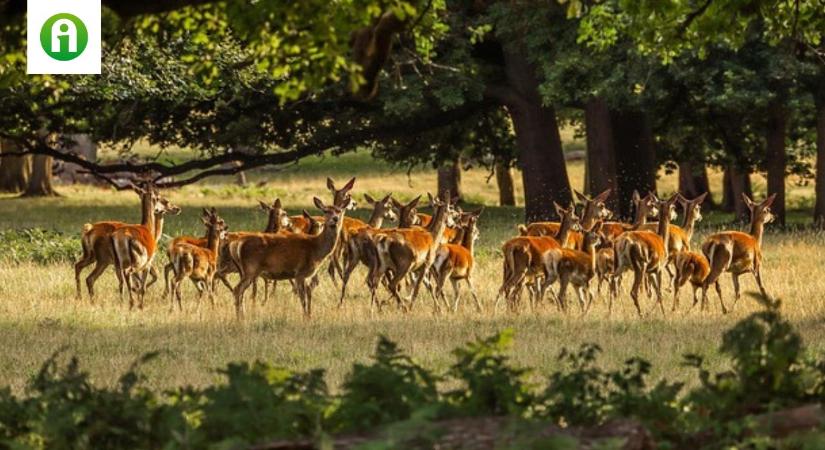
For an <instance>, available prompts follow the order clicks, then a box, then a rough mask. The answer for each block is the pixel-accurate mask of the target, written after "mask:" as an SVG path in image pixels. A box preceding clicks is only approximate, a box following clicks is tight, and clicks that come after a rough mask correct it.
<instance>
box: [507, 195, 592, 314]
mask: <svg viewBox="0 0 825 450" xmlns="http://www.w3.org/2000/svg"><path fill="white" fill-rule="evenodd" d="M553 205H554V206H555V208H556V212H557V213H558V214H559V216H560V217H561V227H560V228H559V233H558V235H556V236H555V237H552V236H517V237H514V238H512V239H510V240H508V241H507V242H505V243H504V245H503V246H502V247H501V252H502V254H503V255H504V265H503V280H502V283H501V288H499V290H498V294H497V295H496V300H495V302H494V304H493V308H494V309H496V308H498V302H499V300H500V299H501V298H502V297H503V298H505V299H506V300H507V304H508V305H509V307H510V309H511V310H514V309H515V306H516V305H517V304H518V302H519V301H520V298H521V292H522V290H523V289H524V285H525V283H528V284H530V285H531V286H532V289H531V290H530V295H531V305H533V304H534V303H535V301H537V300H540V299H541V298H542V297H543V293H544V288H543V287H542V283H541V280H540V279H541V278H542V277H543V276H544V265H543V264H542V258H543V256H544V254H545V253H547V251H548V250H550V249H553V248H560V247H567V246H568V245H569V236H570V231H571V230H572V228H573V227H574V224H575V223H576V221H577V220H578V218H577V217H576V214H575V208H574V207H573V205H572V204H571V205H570V207H569V208H568V209H564V208H562V207H561V206H560V205H559V204H558V203H555V202H553Z"/></svg>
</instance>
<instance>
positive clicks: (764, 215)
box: [702, 194, 776, 313]
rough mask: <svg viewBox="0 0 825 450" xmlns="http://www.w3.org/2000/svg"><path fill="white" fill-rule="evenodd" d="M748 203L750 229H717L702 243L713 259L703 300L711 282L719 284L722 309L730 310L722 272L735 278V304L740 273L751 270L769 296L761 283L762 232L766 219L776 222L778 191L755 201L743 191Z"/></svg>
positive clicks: (705, 251) (707, 254)
mask: <svg viewBox="0 0 825 450" xmlns="http://www.w3.org/2000/svg"><path fill="white" fill-rule="evenodd" d="M742 198H743V199H744V201H745V205H746V206H747V207H748V209H750V211H751V227H750V233H742V232H740V231H722V232H720V233H714V234H712V235H710V236H708V237H707V238H705V242H704V243H703V244H702V253H704V254H705V256H706V257H707V258H708V262H709V263H710V273H709V274H708V276H707V278H705V283H704V286H703V288H704V292H703V294H702V295H703V298H702V302H703V303H704V301H705V298H704V297H706V296H707V290H708V287H710V285H711V284H712V285H714V286H715V287H716V294H717V295H718V296H719V304H720V305H721V306H722V312H723V313H727V309H725V302H724V301H723V300H722V288H721V287H720V286H719V277H720V276H721V275H722V273H723V272H730V274H731V277H732V279H733V289H734V292H735V297H734V300H733V307H736V301H737V300H739V297H740V295H741V294H740V291H739V276H740V275H742V274H743V273H747V272H750V273H752V274H753V276H754V278H756V284H757V285H758V286H759V291H760V292H761V293H762V296H763V297H767V296H768V293H767V292H766V291H765V286H764V285H763V283H762V234H763V232H764V229H765V224H766V223H771V222H773V219H774V216H773V214H772V213H771V205H772V204H773V201H774V200H775V199H776V194H771V196H770V197H768V198H767V199H765V201H763V202H762V203H754V202H753V201H752V200H751V199H750V198H749V197H748V196H747V195H745V194H742Z"/></svg>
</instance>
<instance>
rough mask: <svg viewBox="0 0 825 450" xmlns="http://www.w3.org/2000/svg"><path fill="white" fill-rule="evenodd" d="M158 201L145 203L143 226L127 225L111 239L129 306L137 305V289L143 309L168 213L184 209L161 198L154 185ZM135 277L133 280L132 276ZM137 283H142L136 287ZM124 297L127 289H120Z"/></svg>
mask: <svg viewBox="0 0 825 450" xmlns="http://www.w3.org/2000/svg"><path fill="white" fill-rule="evenodd" d="M150 189H151V190H152V192H153V195H155V196H156V201H154V202H152V205H151V206H149V205H144V206H143V211H142V217H143V221H142V222H141V223H140V225H125V226H122V227H120V228H117V229H116V230H114V231H113V232H112V235H111V237H110V240H111V242H112V250H113V256H114V258H113V259H114V264H115V270H117V271H118V272H119V273H120V277H119V278H120V279H122V280H124V281H125V284H126V288H127V290H128V292H129V309H130V310H131V309H132V308H133V307H134V292H135V291H137V294H138V300H139V308H140V309H143V299H144V297H145V295H146V274H147V272H148V271H149V269H151V267H152V261H153V260H154V257H155V253H156V250H157V244H158V238H159V237H160V236H161V234H162V233H163V222H164V217H165V216H166V215H167V214H170V213H172V214H178V213H180V208H178V207H177V206H175V205H172V204H171V203H169V202H168V201H167V200H165V199H163V198H161V197H160V196H159V195H158V194H157V192H155V190H154V188H151V187H150ZM133 276H134V277H135V279H134V280H133V279H132V277H133ZM133 283H137V284H138V286H137V287H135V286H133ZM120 296H121V298H122V297H123V288H122V286H121V288H120Z"/></svg>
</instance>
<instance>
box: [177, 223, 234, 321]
mask: <svg viewBox="0 0 825 450" xmlns="http://www.w3.org/2000/svg"><path fill="white" fill-rule="evenodd" d="M201 220H202V221H203V224H204V225H205V226H206V244H205V245H196V244H192V243H188V242H180V243H178V244H176V245H175V246H174V249H170V254H171V255H173V256H172V257H173V259H172V264H173V266H174V272H175V276H174V278H173V279H172V285H171V286H170V287H169V290H170V291H172V292H174V293H175V299H177V302H178V311H182V310H183V307H182V306H181V300H180V297H181V295H180V287H181V283H182V282H183V280H184V279H186V278H189V279H190V280H192V282H193V283H194V284H195V287H196V288H197V290H198V294H199V296H198V303H200V300H201V299H202V298H203V296H204V294H207V295H208V296H209V302H210V303H211V304H212V305H213V306H214V304H215V298H214V297H215V292H214V283H213V278H214V276H215V273H216V272H217V270H218V254H219V253H220V249H221V241H222V240H223V239H224V238H226V223H224V221H223V219H221V218H220V217H218V213H217V211H215V208H212V209H211V210H207V209H204V210H203V217H201ZM174 305H175V304H174V300H173V302H172V303H171V304H170V308H169V310H170V311H172V310H174V308H175V306H174Z"/></svg>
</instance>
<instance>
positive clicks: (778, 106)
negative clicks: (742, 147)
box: [766, 100, 788, 226]
mask: <svg viewBox="0 0 825 450" xmlns="http://www.w3.org/2000/svg"><path fill="white" fill-rule="evenodd" d="M787 121H788V119H787V112H786V111H785V107H784V105H783V104H782V102H781V100H775V101H772V102H771V104H770V105H769V106H768V127H767V136H766V141H767V158H766V165H767V169H768V194H769V195H770V194H776V200H774V202H773V205H772V206H771V212H773V214H774V216H776V221H777V223H779V224H780V225H782V226H784V225H785V167H786V164H787V162H786V159H787V158H786V155H785V129H786V125H787Z"/></svg>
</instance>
